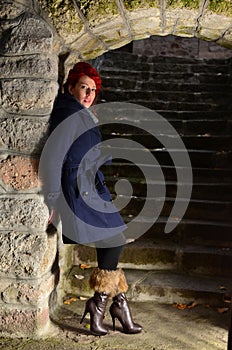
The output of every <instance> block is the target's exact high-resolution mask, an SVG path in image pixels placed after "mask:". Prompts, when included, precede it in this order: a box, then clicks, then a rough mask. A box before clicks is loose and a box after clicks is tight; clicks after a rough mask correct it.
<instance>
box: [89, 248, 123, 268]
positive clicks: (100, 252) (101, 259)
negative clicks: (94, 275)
mask: <svg viewBox="0 0 232 350" xmlns="http://www.w3.org/2000/svg"><path fill="white" fill-rule="evenodd" d="M123 248H124V246H118V247H112V248H96V251H97V262H98V268H99V269H102V270H117V266H118V261H119V257H120V255H121V253H122V250H123Z"/></svg>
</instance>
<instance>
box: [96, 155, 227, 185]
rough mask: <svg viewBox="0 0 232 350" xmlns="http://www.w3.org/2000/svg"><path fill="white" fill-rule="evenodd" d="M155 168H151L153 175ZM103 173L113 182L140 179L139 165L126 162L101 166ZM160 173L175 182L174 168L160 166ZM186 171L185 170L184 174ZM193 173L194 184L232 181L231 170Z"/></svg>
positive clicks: (197, 170)
mask: <svg viewBox="0 0 232 350" xmlns="http://www.w3.org/2000/svg"><path fill="white" fill-rule="evenodd" d="M143 167H144V168H145V169H146V167H150V166H148V165H147V166H146V165H144V164H143ZM156 167H158V166H153V169H154V172H155V174H156V173H157V172H156ZM181 169H182V171H183V172H184V171H185V168H181ZM102 170H103V173H104V174H105V176H106V177H107V176H108V177H109V178H114V179H115V181H116V180H117V179H119V178H128V174H133V176H131V178H132V179H133V178H135V179H136V178H137V179H140V178H141V177H142V172H141V170H140V169H139V164H138V166H136V165H135V164H132V163H127V162H123V161H122V162H116V161H115V160H114V162H112V164H111V165H110V166H107V165H106V166H103V167H102ZM162 171H163V174H164V177H165V181H167V182H169V181H175V180H176V168H175V167H174V166H162ZM187 171H188V169H187V168H186V172H187ZM192 173H193V183H196V184H205V183H206V182H207V184H209V185H210V184H214V183H224V184H230V183H231V179H232V169H223V168H221V169H220V168H213V169H211V168H204V167H202V168H194V167H193V169H192ZM155 180H156V181H157V182H158V181H162V178H161V177H160V176H159V175H158V173H157V175H156V178H155Z"/></svg>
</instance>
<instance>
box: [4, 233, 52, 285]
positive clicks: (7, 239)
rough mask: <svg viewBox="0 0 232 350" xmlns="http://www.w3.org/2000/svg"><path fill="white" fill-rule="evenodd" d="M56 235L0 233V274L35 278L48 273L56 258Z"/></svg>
mask: <svg viewBox="0 0 232 350" xmlns="http://www.w3.org/2000/svg"><path fill="white" fill-rule="evenodd" d="M56 242H57V237H56V235H52V236H47V235H46V234H33V233H31V234H30V233H28V232H17V231H11V232H10V231H8V232H1V241H0V274H1V275H2V276H4V277H6V276H7V277H8V278H9V277H12V278H13V277H14V278H15V277H17V278H21V279H22V278H35V277H38V276H39V277H41V276H43V275H44V274H46V273H47V272H50V271H51V269H52V266H53V264H54V261H55V257H56V250H57V244H56Z"/></svg>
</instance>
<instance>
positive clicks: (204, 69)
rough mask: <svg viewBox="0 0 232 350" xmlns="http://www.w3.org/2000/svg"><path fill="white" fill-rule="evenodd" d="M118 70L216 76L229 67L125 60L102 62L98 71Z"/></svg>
mask: <svg viewBox="0 0 232 350" xmlns="http://www.w3.org/2000/svg"><path fill="white" fill-rule="evenodd" d="M108 68H109V69H111V70H118V71H120V72H122V71H125V72H127V71H128V70H129V69H130V70H132V71H138V72H140V71H143V72H150V71H151V72H175V73H176V72H178V73H213V74H215V73H217V74H227V73H229V72H230V66H229V65H225V64H224V65H218V64H212V63H211V64H207V61H201V62H200V64H199V63H198V62H195V63H189V62H185V61H182V62H178V63H177V62H173V61H172V62H167V61H166V62H164V61H161V62H157V61H155V62H146V61H142V62H136V60H134V61H132V60H131V61H130V63H129V64H128V61H125V60H123V59H122V60H117V61H116V62H115V61H113V60H112V59H111V60H109V59H108V60H104V61H103V65H102V66H101V68H100V70H101V71H102V70H103V71H106V70H107V69H108Z"/></svg>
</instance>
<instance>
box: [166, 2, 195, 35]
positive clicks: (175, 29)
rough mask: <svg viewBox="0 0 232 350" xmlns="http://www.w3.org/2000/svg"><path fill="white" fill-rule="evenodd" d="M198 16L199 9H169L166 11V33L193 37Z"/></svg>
mask: <svg viewBox="0 0 232 350" xmlns="http://www.w3.org/2000/svg"><path fill="white" fill-rule="evenodd" d="M197 18H198V11H197V10H190V9H171V8H169V9H167V10H166V13H165V28H164V34H173V35H177V36H178V35H180V36H183V37H193V36H194V32H195V30H196V25H197Z"/></svg>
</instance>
